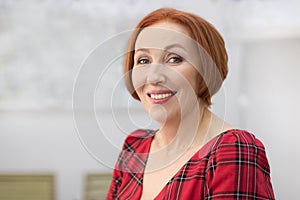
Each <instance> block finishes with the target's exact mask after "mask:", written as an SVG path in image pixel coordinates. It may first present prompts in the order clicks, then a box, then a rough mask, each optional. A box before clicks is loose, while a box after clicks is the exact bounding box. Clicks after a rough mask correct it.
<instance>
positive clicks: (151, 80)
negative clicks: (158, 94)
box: [147, 65, 166, 85]
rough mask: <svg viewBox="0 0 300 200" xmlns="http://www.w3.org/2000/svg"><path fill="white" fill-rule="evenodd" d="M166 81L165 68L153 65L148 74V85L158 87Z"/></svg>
mask: <svg viewBox="0 0 300 200" xmlns="http://www.w3.org/2000/svg"><path fill="white" fill-rule="evenodd" d="M165 81H166V76H165V74H164V69H163V66H161V65H152V66H151V67H149V70H148V73H147V83H148V84H154V85H157V84H159V83H164V82H165Z"/></svg>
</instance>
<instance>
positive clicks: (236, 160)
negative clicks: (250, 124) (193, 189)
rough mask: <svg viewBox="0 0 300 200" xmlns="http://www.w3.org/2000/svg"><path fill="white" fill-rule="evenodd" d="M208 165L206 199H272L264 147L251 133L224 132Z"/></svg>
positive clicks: (268, 167) (272, 194)
mask: <svg viewBox="0 0 300 200" xmlns="http://www.w3.org/2000/svg"><path fill="white" fill-rule="evenodd" d="M208 166H209V167H208V169H207V174H206V180H207V181H206V194H205V196H206V198H207V199H216V200H219V199H224V200H225V199H226V200H230V199H241V200H242V199H269V200H272V199H275V197H274V193H273V189H272V185H271V180H270V166H269V163H268V160H267V157H266V153H265V148H264V146H263V144H262V143H261V142H260V141H259V140H258V139H256V138H255V137H254V136H253V135H252V134H250V133H243V134H240V133H239V134H229V135H224V136H223V138H222V141H221V142H220V144H219V145H218V146H217V148H216V149H215V150H214V151H212V155H211V157H210V159H209V165H208Z"/></svg>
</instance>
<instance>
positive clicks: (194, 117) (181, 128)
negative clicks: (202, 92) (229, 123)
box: [154, 103, 211, 149]
mask: <svg viewBox="0 0 300 200" xmlns="http://www.w3.org/2000/svg"><path fill="white" fill-rule="evenodd" d="M195 107H196V108H194V109H192V110H191V111H190V112H188V113H187V114H186V115H183V116H178V117H176V118H173V119H169V120H167V121H166V122H165V123H164V124H159V131H158V132H157V134H156V135H155V140H154V143H155V146H156V148H157V149H162V148H164V147H168V148H169V149H170V148H171V149H175V148H176V149H178V148H182V147H187V146H190V145H191V144H193V143H194V142H197V141H198V140H199V138H200V136H205V134H206V133H207V130H208V127H209V124H210V118H211V112H210V111H209V110H208V109H207V108H206V107H204V106H202V105H200V103H199V107H198V106H195ZM198 142H199V141H198Z"/></svg>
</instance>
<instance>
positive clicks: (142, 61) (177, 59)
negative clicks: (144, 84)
mask: <svg viewBox="0 0 300 200" xmlns="http://www.w3.org/2000/svg"><path fill="white" fill-rule="evenodd" d="M163 60H164V63H166V64H170V65H177V64H180V63H182V62H183V61H184V59H183V58H182V57H181V56H179V55H177V54H170V55H167V56H166V57H165V58H164V59H163ZM151 62H152V60H151V57H148V56H141V57H138V58H137V59H136V61H135V65H146V64H150V63H151Z"/></svg>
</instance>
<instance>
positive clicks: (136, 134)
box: [123, 129, 155, 150]
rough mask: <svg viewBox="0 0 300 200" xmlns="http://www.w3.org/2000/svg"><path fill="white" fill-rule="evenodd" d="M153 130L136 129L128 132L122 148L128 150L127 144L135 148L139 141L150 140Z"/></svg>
mask: <svg viewBox="0 0 300 200" xmlns="http://www.w3.org/2000/svg"><path fill="white" fill-rule="evenodd" d="M154 133H155V131H154V130H150V129H138V130H135V131H133V132H132V133H130V134H129V135H128V136H127V137H126V139H125V141H124V144H123V149H127V150H128V148H127V147H128V146H130V147H131V148H137V147H138V146H139V145H140V144H141V143H145V142H146V141H149V142H150V140H151V138H152V136H153V135H154Z"/></svg>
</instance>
